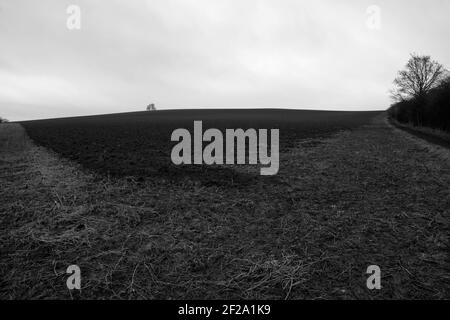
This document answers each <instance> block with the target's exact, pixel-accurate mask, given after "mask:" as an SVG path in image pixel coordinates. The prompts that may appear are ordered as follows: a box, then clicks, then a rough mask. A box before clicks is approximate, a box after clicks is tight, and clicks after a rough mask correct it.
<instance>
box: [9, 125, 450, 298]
mask: <svg viewBox="0 0 450 320" xmlns="http://www.w3.org/2000/svg"><path fill="white" fill-rule="evenodd" d="M4 130H6V131H4ZM0 137H1V138H0V139H1V140H0V183H1V190H0V198H1V199H2V200H1V203H0V228H1V230H0V241H1V249H0V250H1V258H0V279H1V280H0V281H1V283H0V296H1V297H2V298H25V299H30V298H32V299H40V298H60V299H61V298H62V299H70V298H84V299H88V298H95V299H156V298H201V299H214V298H237V299H241V298H242V299H249V298H258V299H298V298H311V299H329V298H344V299H353V298H364V299H372V298H400V299H404V298H412V299H414V298H435V299H438V298H449V297H450V292H449V288H450V285H449V280H450V277H449V276H450V269H449V264H448V244H449V230H450V229H449V215H450V212H449V208H450V205H449V199H450V194H449V193H450V191H449V190H450V178H449V177H450V171H449V169H450V168H449V166H448V165H447V164H446V163H444V162H442V161H441V159H440V158H438V157H436V156H434V155H433V154H430V153H428V151H427V150H426V149H424V148H422V147H421V146H420V145H417V144H415V143H414V142H413V141H410V140H408V139H405V137H403V136H402V135H399V134H396V133H395V131H393V129H392V128H390V127H388V126H387V125H386V124H385V123H384V122H383V121H381V120H377V122H375V123H374V124H372V125H370V126H366V127H364V128H361V129H358V130H355V131H352V132H343V133H340V134H338V135H336V136H335V137H333V138H331V139H327V140H320V141H314V143H311V141H301V142H300V146H299V148H296V149H292V150H291V151H289V152H287V153H283V154H282V158H281V165H282V167H281V170H280V173H279V175H278V176H277V177H276V178H275V179H263V178H262V177H258V179H256V182H255V184H254V185H250V186H241V185H234V187H233V188H229V187H221V186H205V185H203V184H202V183H200V182H198V181H195V180H189V179H180V180H179V181H178V182H173V181H172V182H170V181H167V180H165V179H163V178H155V179H152V180H149V179H147V180H143V181H142V180H139V179H135V178H133V177H128V178H121V179H117V178H108V177H104V176H99V175H96V174H95V173H93V172H88V171H84V170H83V169H82V168H80V167H78V166H77V165H76V164H74V163H71V162H68V161H65V160H63V159H59V158H58V157H57V156H56V155H54V154H52V153H50V152H48V151H47V150H45V149H42V148H40V147H37V146H35V145H34V144H32V143H30V141H28V139H27V138H26V136H25V135H24V132H23V129H22V128H21V127H19V126H17V125H14V124H8V125H7V126H4V125H1V126H0ZM5 137H6V138H5ZM71 264H78V265H79V266H80V267H81V271H82V290H81V292H69V291H68V290H67V288H66V287H65V279H66V274H65V270H66V268H67V266H69V265H71ZM370 264H378V265H379V266H380V267H381V270H382V277H383V278H382V286H383V289H382V290H380V291H377V292H374V291H369V290H367V288H366V287H365V280H366V275H365V270H366V268H367V266H368V265H370Z"/></svg>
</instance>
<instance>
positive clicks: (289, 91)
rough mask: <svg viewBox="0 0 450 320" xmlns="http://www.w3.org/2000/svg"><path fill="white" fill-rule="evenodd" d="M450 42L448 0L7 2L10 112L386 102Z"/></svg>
mask: <svg viewBox="0 0 450 320" xmlns="http://www.w3.org/2000/svg"><path fill="white" fill-rule="evenodd" d="M70 5H77V6H79V8H80V10H81V29H79V30H77V29H75V30H70V29H69V28H67V20H68V18H70V17H73V15H71V14H68V13H67V8H68V7H69V6H70ZM371 5H376V6H378V8H379V9H380V15H379V17H380V20H378V19H377V16H378V15H377V14H376V10H375V11H374V10H373V9H369V10H368V8H369V7H370V6H371ZM372 8H373V7H372ZM374 12H375V13H374ZM70 21H73V20H70ZM377 21H379V22H380V23H379V24H378V22H377ZM449 39H450V0H430V1H423V0H416V1H411V0H387V1H364V0H362V1H361V0H352V1H350V0H348V1H345V0H342V1H336V0H314V1H312V0H311V1H301V0H264V1H256V0H245V1H244V0H148V1H145V0H139V1H138V0H121V1H118V0H86V1H83V0H70V1H66V0H39V1H36V0H0V116H2V117H6V118H8V119H10V120H23V119H36V118H48V117H61V116H71V115H86V114H99V113H111V112H125V111H137V110H144V109H145V106H146V105H147V104H149V103H151V102H154V103H155V104H156V107H157V108H158V109H171V108H186V107H214V108H219V107H223V108H257V107H262V108H267V107H271V108H303V109H329V110H333V109H340V110H373V109H386V108H387V107H388V106H389V104H390V100H389V95H388V90H389V88H390V87H391V84H392V80H393V78H394V77H395V75H396V72H397V70H398V69H400V68H402V67H403V65H404V64H405V63H406V61H407V59H408V56H409V54H410V53H411V52H417V53H421V54H429V55H431V56H432V57H433V58H434V59H436V60H438V61H439V62H441V63H443V64H444V65H445V66H446V67H447V68H449V69H450V41H449Z"/></svg>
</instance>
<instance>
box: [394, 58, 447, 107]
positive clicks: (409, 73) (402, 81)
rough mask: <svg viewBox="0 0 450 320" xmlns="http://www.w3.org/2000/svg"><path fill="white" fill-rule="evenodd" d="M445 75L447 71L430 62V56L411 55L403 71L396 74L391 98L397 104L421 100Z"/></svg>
mask: <svg viewBox="0 0 450 320" xmlns="http://www.w3.org/2000/svg"><path fill="white" fill-rule="evenodd" d="M446 75H447V70H446V69H445V68H444V66H443V65H442V64H440V63H439V62H437V61H435V60H432V59H431V57H430V56H420V55H418V54H415V53H413V54H411V57H410V58H409V60H408V63H407V64H406V66H405V69H404V70H401V71H399V72H398V75H397V78H395V80H394V85H395V88H394V89H393V90H392V91H391V97H392V99H393V100H394V101H397V102H398V101H404V100H408V99H411V98H415V99H418V100H421V99H423V98H424V97H425V96H426V95H427V94H428V93H429V92H430V90H432V89H434V88H436V87H437V86H439V85H440V84H441V82H442V81H443V80H444V79H445V77H446Z"/></svg>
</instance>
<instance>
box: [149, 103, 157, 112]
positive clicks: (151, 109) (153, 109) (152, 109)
mask: <svg viewBox="0 0 450 320" xmlns="http://www.w3.org/2000/svg"><path fill="white" fill-rule="evenodd" d="M155 110H156V107H155V104H154V103H150V104H149V105H148V106H147V111H155Z"/></svg>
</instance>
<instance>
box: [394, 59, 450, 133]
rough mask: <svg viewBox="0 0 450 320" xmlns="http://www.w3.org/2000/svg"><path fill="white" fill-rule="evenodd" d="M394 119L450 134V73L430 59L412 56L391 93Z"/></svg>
mask: <svg viewBox="0 0 450 320" xmlns="http://www.w3.org/2000/svg"><path fill="white" fill-rule="evenodd" d="M391 97H392V99H393V100H394V103H393V104H392V105H391V107H390V108H389V110H388V114H389V116H390V117H391V118H393V119H395V120H397V121H399V122H401V123H407V124H412V125H414V126H425V127H431V128H436V129H440V130H444V131H448V132H450V74H449V72H448V71H447V70H446V69H445V68H444V66H443V65H441V64H440V63H438V62H437V61H435V60H432V59H431V57H430V56H420V55H417V54H412V55H411V57H410V59H409V60H408V63H407V64H406V66H405V68H404V69H403V70H401V71H399V73H398V75H397V77H396V78H395V80H394V89H393V90H392V91H391Z"/></svg>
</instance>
